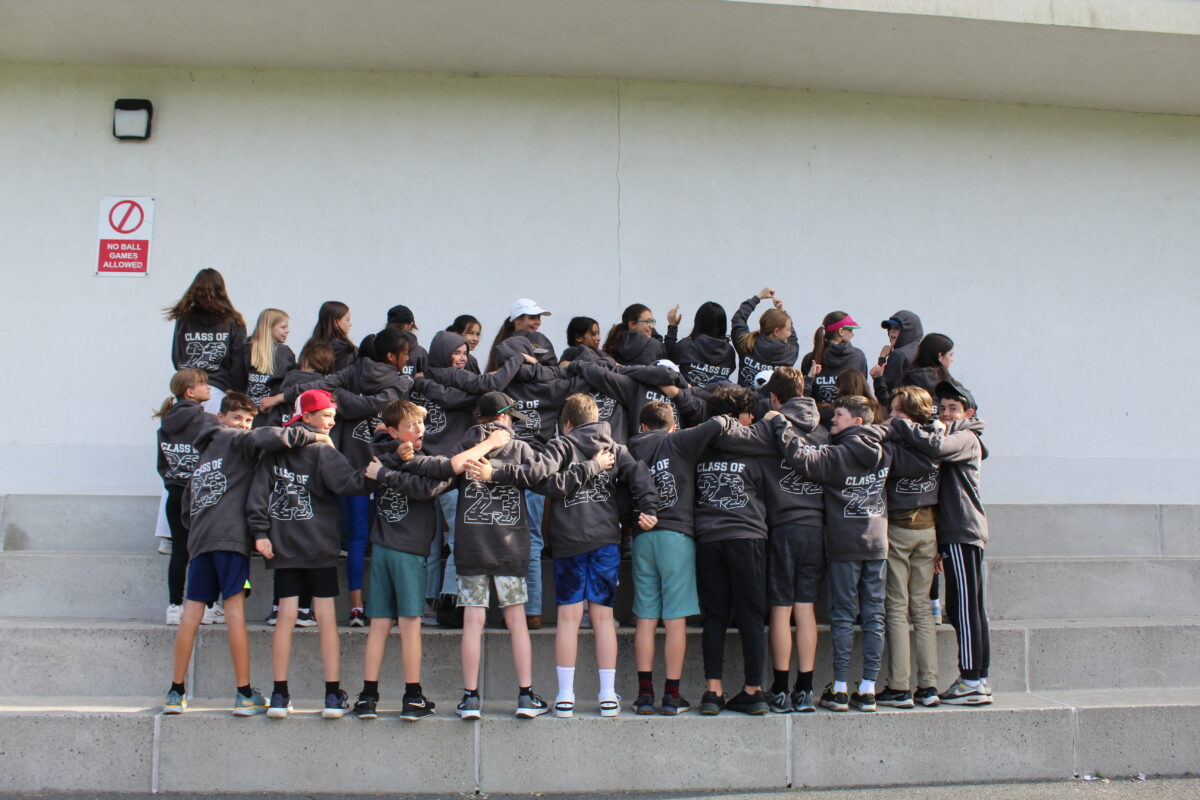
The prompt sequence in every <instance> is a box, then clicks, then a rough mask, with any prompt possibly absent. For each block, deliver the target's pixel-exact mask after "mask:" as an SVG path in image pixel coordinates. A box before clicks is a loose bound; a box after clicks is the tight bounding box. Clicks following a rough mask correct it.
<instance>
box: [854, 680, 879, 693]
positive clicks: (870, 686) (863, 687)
mask: <svg viewBox="0 0 1200 800" xmlns="http://www.w3.org/2000/svg"><path fill="white" fill-rule="evenodd" d="M858 693H859V694H875V681H869V680H867V679H866V678H863V679H862V680H861V681H859V682H858Z"/></svg>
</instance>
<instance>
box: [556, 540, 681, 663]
mask: <svg viewBox="0 0 1200 800" xmlns="http://www.w3.org/2000/svg"><path fill="white" fill-rule="evenodd" d="M633 541H634V543H635V545H636V543H637V539H634V540H633ZM560 609H561V606H560ZM558 619H559V621H558V624H559V627H560V628H561V627H562V611H561V610H560V611H559V613H558ZM674 621H675V620H668V623H670V622H674ZM670 635H671V626H670V624H668V625H667V636H668V645H669V644H670V638H669V637H670ZM657 636H658V620H657V619H643V618H642V617H638V620H637V627H636V628H635V629H634V632H633V659H634V662H635V664H636V665H637V671H638V672H652V671H654V650H655V645H656V643H655V638H656V637H657ZM667 660H668V661H670V656H669V655H668V657H667ZM667 674H668V675H670V670H669V669H668V670H667Z"/></svg>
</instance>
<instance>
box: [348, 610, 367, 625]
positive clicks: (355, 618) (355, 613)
mask: <svg viewBox="0 0 1200 800" xmlns="http://www.w3.org/2000/svg"><path fill="white" fill-rule="evenodd" d="M366 624H367V618H366V617H365V616H363V610H362V609H361V608H352V609H350V627H351V628H361V627H363V626H364V625H366Z"/></svg>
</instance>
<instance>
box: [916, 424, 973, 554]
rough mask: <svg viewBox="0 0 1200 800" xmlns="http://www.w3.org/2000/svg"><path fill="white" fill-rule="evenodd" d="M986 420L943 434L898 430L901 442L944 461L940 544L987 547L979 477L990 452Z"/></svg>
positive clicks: (957, 427)
mask: <svg viewBox="0 0 1200 800" xmlns="http://www.w3.org/2000/svg"><path fill="white" fill-rule="evenodd" d="M983 429H984V424H983V420H981V419H978V418H972V419H964V420H960V421H959V422H955V423H952V424H951V425H950V427H949V428H947V429H946V431H945V432H944V433H929V432H928V431H926V430H923V429H920V428H916V427H912V428H904V429H898V430H897V433H898V434H899V438H900V441H902V442H904V443H905V444H907V445H909V446H911V447H912V448H913V449H915V450H918V451H920V452H923V453H925V454H926V455H928V456H929V457H930V458H935V459H938V460H939V461H941V462H942V467H941V483H940V486H939V487H938V510H937V516H938V524H937V537H938V544H940V545H941V544H971V545H975V546H976V547H985V546H986V545H987V541H988V522H987V514H986V513H985V512H984V509H983V501H982V500H981V499H980V497H979V474H980V465H981V462H982V461H983V459H985V458H987V456H988V451H987V448H986V447H985V446H984V444H983V440H982V439H981V438H980V437H981V436H982V435H983Z"/></svg>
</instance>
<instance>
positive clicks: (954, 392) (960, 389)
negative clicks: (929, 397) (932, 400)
mask: <svg viewBox="0 0 1200 800" xmlns="http://www.w3.org/2000/svg"><path fill="white" fill-rule="evenodd" d="M933 393H934V394H936V395H937V398H938V400H957V401H959V402H960V403H962V404H963V408H973V409H975V410H976V411H978V410H979V406H978V405H976V404H975V397H974V395H972V394H971V393H970V392H968V391H967V387H965V386H959V385H958V384H957V383H951V382H950V381H942V382H941V383H939V384H938V385H937V386H935V387H934V388H933Z"/></svg>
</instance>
